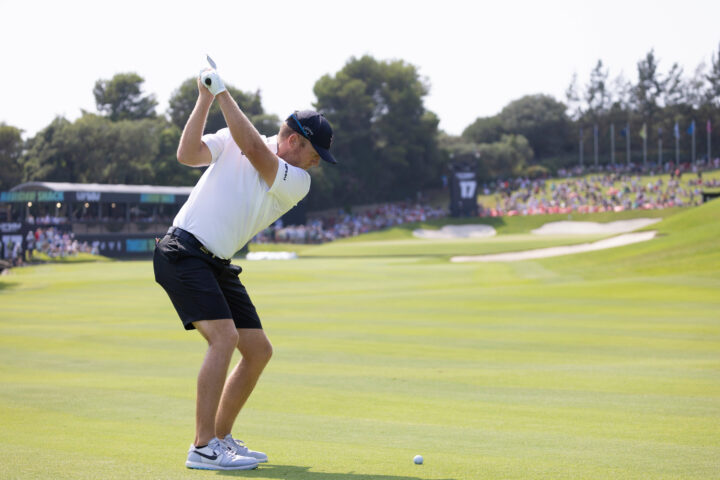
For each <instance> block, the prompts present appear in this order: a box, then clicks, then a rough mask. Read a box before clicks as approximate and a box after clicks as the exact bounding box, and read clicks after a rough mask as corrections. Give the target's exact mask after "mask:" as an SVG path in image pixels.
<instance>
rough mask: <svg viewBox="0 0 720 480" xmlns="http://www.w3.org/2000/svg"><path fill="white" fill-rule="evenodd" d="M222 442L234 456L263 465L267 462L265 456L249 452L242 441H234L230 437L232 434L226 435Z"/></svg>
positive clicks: (261, 453)
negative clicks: (250, 459) (248, 458)
mask: <svg viewBox="0 0 720 480" xmlns="http://www.w3.org/2000/svg"><path fill="white" fill-rule="evenodd" d="M222 442H223V443H224V444H225V445H227V447H228V448H229V449H230V450H231V451H232V452H233V453H234V454H235V455H240V456H242V457H250V458H254V459H255V461H256V462H258V463H265V462H267V461H268V457H267V455H265V454H264V453H263V452H256V451H254V450H250V449H249V448H247V447H246V446H245V442H243V441H242V440H235V439H234V438H233V437H232V434H228V435H227V436H226V437H225V438H223V439H222Z"/></svg>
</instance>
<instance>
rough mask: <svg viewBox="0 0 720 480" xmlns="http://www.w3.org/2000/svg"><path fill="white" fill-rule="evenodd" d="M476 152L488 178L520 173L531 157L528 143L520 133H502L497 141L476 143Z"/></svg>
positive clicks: (531, 152)
mask: <svg viewBox="0 0 720 480" xmlns="http://www.w3.org/2000/svg"><path fill="white" fill-rule="evenodd" d="M478 153H479V158H480V163H481V165H482V168H483V170H484V171H485V172H487V174H488V176H489V177H490V178H500V177H506V176H518V175H522V174H523V173H524V169H525V167H526V165H527V164H528V163H529V162H530V160H532V158H533V151H532V148H531V147H530V143H529V142H528V141H527V139H526V138H525V137H523V136H522V135H503V136H502V138H501V139H500V141H498V142H494V143H486V144H482V145H478Z"/></svg>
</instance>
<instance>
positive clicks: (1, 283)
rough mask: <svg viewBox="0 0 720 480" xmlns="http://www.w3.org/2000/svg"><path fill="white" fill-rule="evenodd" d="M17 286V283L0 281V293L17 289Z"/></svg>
mask: <svg viewBox="0 0 720 480" xmlns="http://www.w3.org/2000/svg"><path fill="white" fill-rule="evenodd" d="M18 285H19V284H18V283H17V282H6V281H4V280H0V292H2V291H3V290H9V289H11V288H13V287H17V286H18Z"/></svg>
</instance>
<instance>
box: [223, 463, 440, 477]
mask: <svg viewBox="0 0 720 480" xmlns="http://www.w3.org/2000/svg"><path fill="white" fill-rule="evenodd" d="M310 468H311V467H299V466H296V465H267V466H266V465H262V466H260V468H259V469H257V470H229V471H227V470H226V471H221V470H219V471H216V472H215V473H217V474H218V475H226V476H233V477H246V478H253V477H262V478H278V479H283V480H423V478H422V477H415V476H413V477H408V476H405V475H400V476H398V475H373V474H366V473H353V472H349V473H326V472H311V471H310ZM418 468H422V467H418ZM441 480H454V479H452V478H445V479H441Z"/></svg>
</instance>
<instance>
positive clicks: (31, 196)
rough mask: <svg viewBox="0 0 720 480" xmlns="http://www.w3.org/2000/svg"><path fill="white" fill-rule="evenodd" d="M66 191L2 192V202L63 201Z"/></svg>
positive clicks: (0, 200) (0, 197)
mask: <svg viewBox="0 0 720 480" xmlns="http://www.w3.org/2000/svg"><path fill="white" fill-rule="evenodd" d="M64 200H65V192H50V191H32V192H0V202H5V203H24V202H63V201H64Z"/></svg>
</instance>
